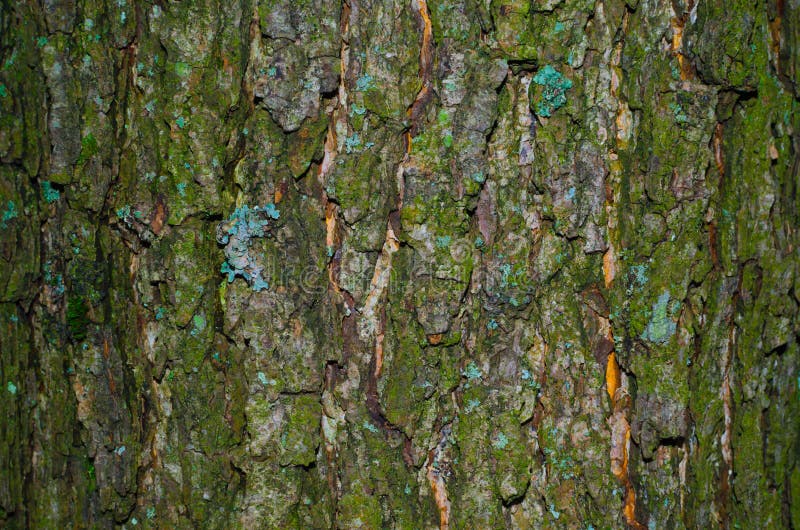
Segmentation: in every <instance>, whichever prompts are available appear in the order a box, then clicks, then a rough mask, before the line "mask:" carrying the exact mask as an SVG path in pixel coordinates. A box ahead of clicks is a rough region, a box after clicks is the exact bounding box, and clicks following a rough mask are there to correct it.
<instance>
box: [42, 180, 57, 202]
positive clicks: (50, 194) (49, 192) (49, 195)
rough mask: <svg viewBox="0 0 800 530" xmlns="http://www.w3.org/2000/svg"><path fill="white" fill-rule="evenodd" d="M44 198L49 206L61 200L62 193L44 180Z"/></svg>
mask: <svg viewBox="0 0 800 530" xmlns="http://www.w3.org/2000/svg"><path fill="white" fill-rule="evenodd" d="M42 196H43V197H44V200H46V201H47V202H48V204H53V203H54V202H56V201H57V200H58V199H60V198H61V192H59V191H58V190H57V189H55V188H54V187H53V185H52V184H50V181H49V180H44V181H42Z"/></svg>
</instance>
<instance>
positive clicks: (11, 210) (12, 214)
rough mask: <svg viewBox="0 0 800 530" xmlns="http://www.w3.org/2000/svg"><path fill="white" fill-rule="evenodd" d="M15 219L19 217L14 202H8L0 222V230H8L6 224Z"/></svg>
mask: <svg viewBox="0 0 800 530" xmlns="http://www.w3.org/2000/svg"><path fill="white" fill-rule="evenodd" d="M17 217H19V212H17V207H16V205H15V204H14V201H8V202H7V203H6V209H5V211H4V212H3V220H2V221H0V228H8V222H9V221H10V220H12V219H15V218H17Z"/></svg>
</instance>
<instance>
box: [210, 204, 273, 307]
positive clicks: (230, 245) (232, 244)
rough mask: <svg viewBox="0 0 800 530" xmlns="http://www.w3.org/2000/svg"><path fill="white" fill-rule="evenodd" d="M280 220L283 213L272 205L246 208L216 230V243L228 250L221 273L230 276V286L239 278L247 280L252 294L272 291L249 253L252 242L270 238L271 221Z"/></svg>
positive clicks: (244, 206) (239, 208)
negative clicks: (268, 235)
mask: <svg viewBox="0 0 800 530" xmlns="http://www.w3.org/2000/svg"><path fill="white" fill-rule="evenodd" d="M278 218H280V212H278V210H277V209H276V208H275V205H274V204H272V203H269V204H267V205H266V206H264V207H263V208H262V207H260V206H256V207H254V208H250V207H249V206H247V205H243V206H240V207H238V208H236V210H234V212H233V213H232V214H231V216H230V217H229V218H228V220H227V221H224V222H222V223H220V224H219V226H218V227H217V242H219V243H220V244H221V245H224V246H225V261H224V262H223V263H222V266H221V267H220V272H221V273H222V274H224V275H226V276H227V278H228V283H231V282H233V280H234V279H235V278H236V277H237V276H239V277H242V278H244V279H245V281H247V283H248V284H250V287H251V288H252V289H253V291H256V292H260V291H263V290H265V289H269V283H267V281H266V279H264V278H263V276H262V274H263V273H264V267H263V265H262V264H261V263H260V262H259V260H257V259H256V258H255V257H254V256H253V255H251V253H250V248H251V246H252V244H253V240H254V239H256V238H263V237H265V236H266V235H267V230H268V228H269V225H270V220H276V219H278Z"/></svg>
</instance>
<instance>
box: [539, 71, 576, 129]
mask: <svg viewBox="0 0 800 530" xmlns="http://www.w3.org/2000/svg"><path fill="white" fill-rule="evenodd" d="M533 82H534V83H536V84H537V85H540V86H542V87H543V90H542V93H541V97H540V99H539V101H538V102H537V103H536V106H535V107H533V108H534V110H535V111H536V115H537V116H540V117H543V118H549V117H550V116H552V115H553V112H554V111H556V110H558V109H560V108H561V107H563V106H564V105H565V104H566V103H567V94H566V92H567V90H569V89H570V88H572V81H571V80H570V79H567V78H566V77H564V75H563V74H561V72H559V71H558V70H556V69H555V68H553V67H552V66H550V65H549V64H548V65H547V66H545V67H544V68H542V69H541V70H539V71H538V72H537V73H536V75H535V76H533Z"/></svg>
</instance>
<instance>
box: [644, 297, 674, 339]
mask: <svg viewBox="0 0 800 530" xmlns="http://www.w3.org/2000/svg"><path fill="white" fill-rule="evenodd" d="M668 305H669V291H665V292H663V293H662V294H661V295H660V296H659V297H658V300H657V301H656V303H654V304H653V311H652V316H651V317H650V322H648V323H647V328H645V330H644V332H643V333H642V338H643V339H645V340H648V341H650V342H654V343H656V344H665V343H666V342H667V341H669V339H670V337H672V335H674V334H675V329H676V324H675V321H673V320H672V318H671V317H670V315H669V314H668Z"/></svg>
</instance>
